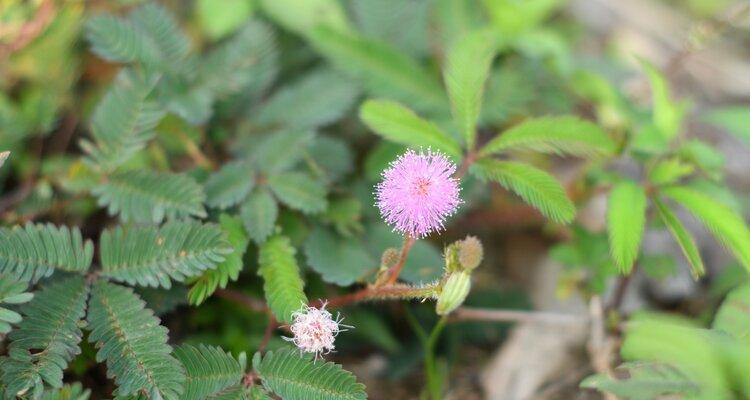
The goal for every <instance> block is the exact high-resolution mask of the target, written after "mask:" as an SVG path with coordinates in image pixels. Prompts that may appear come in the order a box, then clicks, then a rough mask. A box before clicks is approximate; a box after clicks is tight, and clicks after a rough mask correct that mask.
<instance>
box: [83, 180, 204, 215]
mask: <svg viewBox="0 0 750 400" xmlns="http://www.w3.org/2000/svg"><path fill="white" fill-rule="evenodd" d="M92 192H93V193H94V194H95V195H96V196H97V197H98V198H99V200H98V202H99V205H100V206H106V207H107V210H108V211H109V213H110V215H116V214H120V219H121V220H123V221H135V222H144V223H148V222H154V223H158V222H161V221H162V220H164V218H167V219H173V218H183V217H205V216H206V210H205V209H204V208H203V202H204V200H205V194H204V193H203V189H202V188H201V186H200V185H199V184H198V183H197V182H195V180H193V179H192V178H190V177H188V176H186V175H181V174H172V173H163V172H153V171H146V170H135V171H124V172H117V173H115V174H112V175H111V176H110V177H109V179H108V180H107V181H106V182H105V183H104V184H102V185H100V186H98V187H96V188H95V189H94V190H92Z"/></svg>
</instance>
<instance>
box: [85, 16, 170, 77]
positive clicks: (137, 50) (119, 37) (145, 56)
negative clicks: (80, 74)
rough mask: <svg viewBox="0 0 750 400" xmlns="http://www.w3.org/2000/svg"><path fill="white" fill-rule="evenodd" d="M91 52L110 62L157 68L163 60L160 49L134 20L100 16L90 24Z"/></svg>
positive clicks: (88, 26) (88, 34) (93, 18)
mask: <svg viewBox="0 0 750 400" xmlns="http://www.w3.org/2000/svg"><path fill="white" fill-rule="evenodd" d="M86 39H88V41H89V42H90V43H91V50H92V51H93V52H94V53H96V54H97V55H99V56H100V57H102V58H104V59H105V60H108V61H114V62H125V63H130V62H140V63H143V64H146V65H156V64H159V63H161V62H162V61H163V60H162V58H161V55H160V54H159V48H158V47H157V46H156V44H155V43H154V42H153V41H152V40H150V39H149V38H148V36H147V35H146V34H145V33H144V32H142V31H140V30H139V29H138V28H137V27H136V26H135V24H133V23H132V21H128V20H123V19H120V18H117V17H114V16H112V15H97V16H95V17H92V18H90V19H89V20H88V21H87V22H86Z"/></svg>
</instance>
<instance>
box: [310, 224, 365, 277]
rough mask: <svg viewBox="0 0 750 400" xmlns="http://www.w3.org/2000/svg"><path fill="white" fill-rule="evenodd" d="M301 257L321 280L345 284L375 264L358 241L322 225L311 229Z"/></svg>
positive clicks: (361, 275)
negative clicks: (303, 254)
mask: <svg viewBox="0 0 750 400" xmlns="http://www.w3.org/2000/svg"><path fill="white" fill-rule="evenodd" d="M304 249H305V257H306V258H307V263H308V264H309V265H310V267H311V268H312V269H313V270H315V271H316V272H318V273H319V274H320V275H321V276H322V278H323V280H324V281H326V282H330V283H335V284H337V285H339V286H348V285H351V284H352V283H354V282H356V281H357V280H359V279H361V278H363V276H364V275H365V274H366V273H367V272H372V271H374V270H375V269H376V268H377V267H378V261H377V260H376V259H375V258H373V257H372V256H370V254H369V253H368V252H367V249H366V248H365V247H364V245H363V244H362V243H360V242H359V241H357V240H355V239H354V238H351V237H350V238H342V237H340V236H338V235H336V234H333V233H331V232H330V231H328V230H326V229H323V228H320V227H318V228H316V229H314V230H313V231H312V232H311V233H310V235H309V236H308V237H307V241H306V242H305V247H304Z"/></svg>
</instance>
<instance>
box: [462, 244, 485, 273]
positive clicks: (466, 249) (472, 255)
mask: <svg viewBox="0 0 750 400" xmlns="http://www.w3.org/2000/svg"><path fill="white" fill-rule="evenodd" d="M483 256H484V249H483V248H482V242H480V241H479V239H477V238H476V237H475V236H467V237H466V239H464V240H462V241H460V242H459V245H458V262H459V263H461V266H462V267H464V268H465V269H467V270H469V271H471V270H473V269H475V268H476V267H478V266H479V264H480V263H481V262H482V257H483Z"/></svg>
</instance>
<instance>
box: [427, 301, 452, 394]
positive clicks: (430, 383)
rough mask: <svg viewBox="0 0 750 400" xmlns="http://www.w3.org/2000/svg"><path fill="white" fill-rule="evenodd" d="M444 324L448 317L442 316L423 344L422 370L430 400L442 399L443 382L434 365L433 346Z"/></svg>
mask: <svg viewBox="0 0 750 400" xmlns="http://www.w3.org/2000/svg"><path fill="white" fill-rule="evenodd" d="M446 322H448V317H447V316H445V315H444V316H442V317H441V318H440V320H439V321H438V323H437V324H436V325H435V327H434V328H432V332H431V333H430V336H429V337H428V338H427V342H425V344H424V368H425V376H426V378H427V391H428V393H429V395H430V398H431V399H432V400H440V399H442V398H443V396H442V395H443V382H442V381H443V380H442V379H441V377H440V372H439V371H438V368H437V364H436V363H435V346H436V345H437V341H438V339H439V338H440V334H441V333H443V329H444V328H445V324H446Z"/></svg>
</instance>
